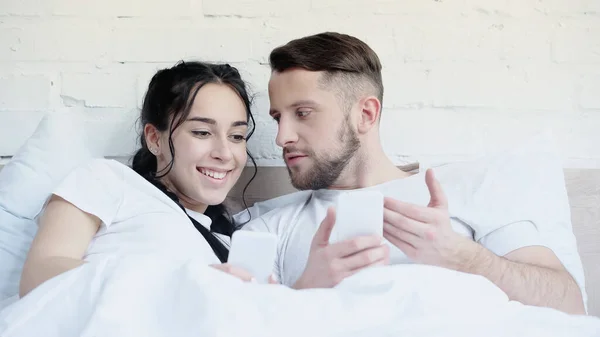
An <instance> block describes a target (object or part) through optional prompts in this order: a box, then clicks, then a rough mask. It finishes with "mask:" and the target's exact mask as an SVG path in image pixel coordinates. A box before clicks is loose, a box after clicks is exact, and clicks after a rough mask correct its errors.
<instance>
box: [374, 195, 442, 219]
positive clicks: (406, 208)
mask: <svg viewBox="0 0 600 337" xmlns="http://www.w3.org/2000/svg"><path fill="white" fill-rule="evenodd" d="M383 207H384V209H383V212H384V217H385V214H386V210H387V211H393V212H395V213H398V214H401V215H404V216H405V217H408V218H411V219H413V220H417V221H420V222H424V223H436V222H437V220H438V218H439V210H438V209H436V208H429V207H424V206H419V205H414V204H409V203H406V202H403V201H400V200H396V199H393V198H389V197H385V198H384V201H383ZM388 213H389V212H388Z"/></svg>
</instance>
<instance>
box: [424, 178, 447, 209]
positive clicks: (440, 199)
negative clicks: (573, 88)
mask: <svg viewBox="0 0 600 337" xmlns="http://www.w3.org/2000/svg"><path fill="white" fill-rule="evenodd" d="M425 183H426V184H427V188H428V189H429V195H430V196H431V197H430V199H429V207H434V208H439V209H448V199H446V194H445V193H444V190H443V189H442V185H441V184H440V182H439V181H438V180H437V179H436V178H435V175H434V174H433V170H432V169H428V170H427V171H426V172H425Z"/></svg>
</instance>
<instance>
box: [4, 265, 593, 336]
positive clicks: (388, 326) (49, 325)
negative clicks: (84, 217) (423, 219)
mask: <svg viewBox="0 0 600 337" xmlns="http://www.w3.org/2000/svg"><path fill="white" fill-rule="evenodd" d="M0 336H6V337H9V336H10V337H13V336H14V337H24V336H28V337H29V336H44V337H51V336H60V337H68V336H128V337H131V336H145V337H149V336H203V337H209V336H260V337H268V336H277V337H280V336H302V337H308V336H343V337H351V336H369V337H376V336H414V337H417V336H427V337H431V336H449V337H454V336H456V337H458V336H461V337H464V336H545V337H554V336H569V337H574V336H600V318H596V317H591V316H569V315H566V314H564V313H561V312H559V311H556V310H552V309H547V308H538V307H529V306H524V305H522V304H520V303H517V302H510V301H508V299H507V297H506V295H505V294H504V293H503V292H501V291H500V290H499V289H498V288H497V287H495V286H494V285H493V284H492V283H491V282H489V281H487V280H486V279H484V278H483V277H479V276H474V275H467V274H462V273H458V272H454V271H450V270H444V269H440V268H435V267H429V266H422V265H397V266H388V267H380V268H371V269H367V270H365V271H363V272H361V273H359V274H357V275H355V276H353V277H351V278H348V279H346V280H345V281H344V282H342V283H341V284H340V285H339V286H338V287H337V288H335V289H316V290H305V291H296V290H292V289H289V288H286V287H284V286H273V285H260V284H250V283H242V282H241V281H238V280H237V279H235V278H233V277H231V276H229V275H226V274H224V273H222V272H220V271H218V270H216V269H214V268H211V267H208V266H206V265H205V264H204V263H203V262H202V261H201V260H193V259H192V260H189V261H185V262H178V263H175V262H174V261H172V260H167V259H165V258H160V257H148V256H144V257H135V256H132V257H129V258H125V259H123V258H119V259H106V260H102V261H96V262H89V263H86V264H85V265H84V266H82V267H79V268H78V269H75V270H72V271H70V272H68V273H65V274H62V275H59V276H57V277H55V278H53V279H51V280H50V281H48V282H46V283H44V284H43V285H42V286H40V287H38V288H37V289H36V290H34V291H33V292H31V293H30V294H29V295H28V296H26V297H24V298H23V299H21V300H19V301H16V302H15V303H13V304H11V305H9V306H8V307H6V308H4V309H3V310H2V311H1V312H0Z"/></svg>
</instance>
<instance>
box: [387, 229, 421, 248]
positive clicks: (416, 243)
mask: <svg viewBox="0 0 600 337" xmlns="http://www.w3.org/2000/svg"><path fill="white" fill-rule="evenodd" d="M383 234H384V235H383V236H384V237H385V238H388V237H393V238H394V239H395V240H400V241H402V242H405V243H407V244H409V245H411V246H412V247H414V248H417V247H420V246H421V242H423V239H422V238H420V237H418V236H417V235H415V234H413V233H410V232H407V231H404V230H402V229H399V228H396V227H394V226H393V225H390V224H389V223H384V224H383ZM388 241H389V240H388Z"/></svg>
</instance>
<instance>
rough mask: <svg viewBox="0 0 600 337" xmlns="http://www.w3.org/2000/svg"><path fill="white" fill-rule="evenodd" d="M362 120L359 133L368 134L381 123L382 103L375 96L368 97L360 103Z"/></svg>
mask: <svg viewBox="0 0 600 337" xmlns="http://www.w3.org/2000/svg"><path fill="white" fill-rule="evenodd" d="M359 108H360V119H359V120H358V132H359V133H362V134H364V133H367V132H369V131H370V130H371V129H372V128H373V127H375V126H376V125H377V123H379V116H380V115H381V103H380V102H379V99H377V97H375V96H368V97H365V98H364V99H362V100H361V101H360V103H359Z"/></svg>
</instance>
